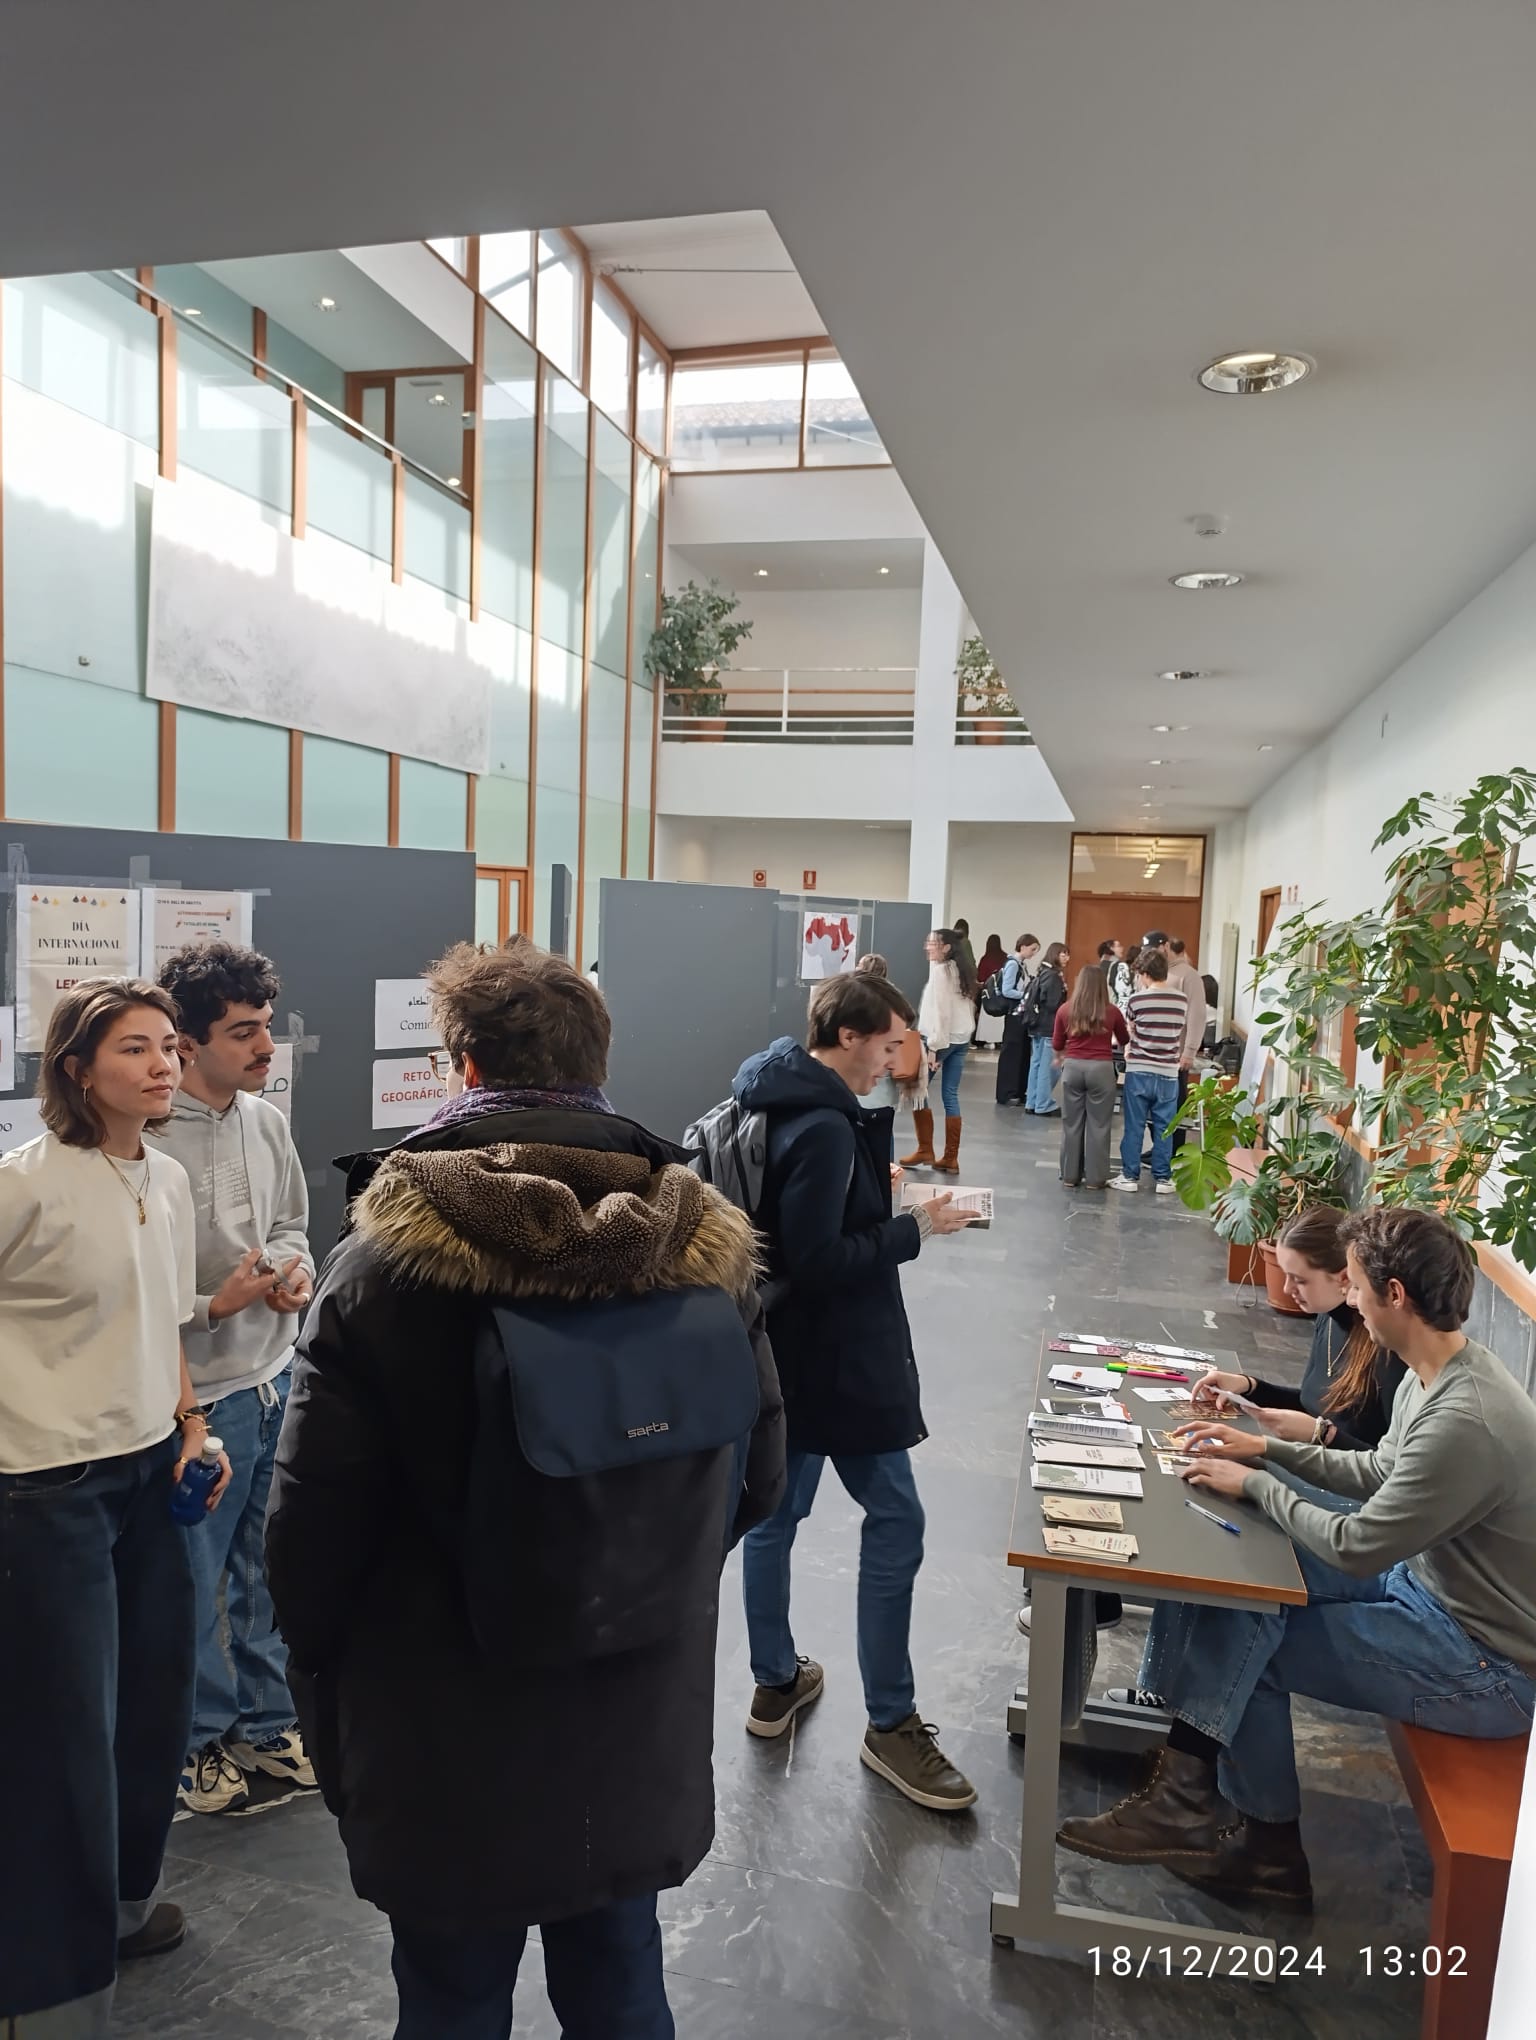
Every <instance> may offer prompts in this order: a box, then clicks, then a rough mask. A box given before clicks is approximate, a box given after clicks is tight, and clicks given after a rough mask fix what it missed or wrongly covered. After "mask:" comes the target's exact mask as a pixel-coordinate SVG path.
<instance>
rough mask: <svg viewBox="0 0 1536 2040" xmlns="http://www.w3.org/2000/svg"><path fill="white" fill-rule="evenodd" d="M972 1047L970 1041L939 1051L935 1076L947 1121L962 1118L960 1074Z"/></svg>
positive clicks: (954, 1044)
mask: <svg viewBox="0 0 1536 2040" xmlns="http://www.w3.org/2000/svg"><path fill="white" fill-rule="evenodd" d="M970 1045H971V1044H970V1043H969V1042H968V1041H952V1042H951V1043H950V1045H949V1047H948V1048H941V1049H940V1050H939V1066H938V1068H937V1069H936V1070H935V1071H934V1076H935V1077H936V1078H937V1080H938V1085H939V1096H940V1098H941V1099H942V1100H943V1104H944V1117H945V1118H946V1119H958V1118H959V1117H960V1074H961V1072H962V1070H964V1068H965V1052H966V1050H967V1049H968V1048H969V1047H970Z"/></svg>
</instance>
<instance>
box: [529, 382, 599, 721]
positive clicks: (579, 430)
mask: <svg viewBox="0 0 1536 2040" xmlns="http://www.w3.org/2000/svg"><path fill="white" fill-rule="evenodd" d="M541 565H542V572H543V584H542V586H541V588H540V591H539V593H540V600H541V603H542V609H541V612H540V615H541V629H542V634H543V636H545V637H547V638H549V639H551V640H552V642H553V643H555V644H557V645H560V646H563V647H564V649H565V650H567V651H571V652H579V651H580V650H581V632H582V612H583V608H584V602H583V596H584V592H585V581H586V571H587V400H586V398H585V397H584V396H583V395H582V394H581V392H580V390H578V389H576V388H575V387H574V386H573V385H572V384H570V383H568V382H567V381H566V380H565V378H564V376H560V375H553V374H549V373H546V374H545V377H544V544H543V552H542V558H541ZM539 691H540V698H541V699H542V698H543V686H542V683H541V685H540V690H539Z"/></svg>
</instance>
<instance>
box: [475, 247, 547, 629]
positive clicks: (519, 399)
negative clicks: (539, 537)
mask: <svg viewBox="0 0 1536 2040" xmlns="http://www.w3.org/2000/svg"><path fill="white" fill-rule="evenodd" d="M482 254H483V245H482ZM485 378H486V380H485V391H484V394H483V396H482V398H481V405H480V459H481V475H480V599H481V602H482V603H483V605H484V607H485V608H486V609H488V610H490V611H491V612H492V613H493V614H494V615H496V616H502V617H505V618H506V619H507V621H508V622H509V623H515V624H518V625H520V626H521V627H522V629H524V630H530V629H531V628H532V627H533V481H534V465H535V462H534V448H535V434H536V432H537V430H538V423H537V420H538V358H537V356H536V355H535V354H534V351H533V349H532V348H531V347H530V346H529V345H528V343H527V342H526V341H525V340H521V339H519V338H518V336H517V334H516V333H514V332H513V331H512V328H511V327H510V326H508V325H507V324H506V322H505V321H504V320H502V319H499V318H497V316H496V314H495V313H494V312H487V314H486V318H485Z"/></svg>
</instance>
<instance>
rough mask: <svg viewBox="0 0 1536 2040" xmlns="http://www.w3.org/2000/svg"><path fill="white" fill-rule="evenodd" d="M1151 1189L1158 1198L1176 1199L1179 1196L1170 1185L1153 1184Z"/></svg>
mask: <svg viewBox="0 0 1536 2040" xmlns="http://www.w3.org/2000/svg"><path fill="white" fill-rule="evenodd" d="M1152 1187H1153V1190H1154V1191H1155V1192H1156V1194H1157V1195H1158V1196H1159V1197H1177V1196H1178V1194H1179V1193H1178V1191H1177V1190H1176V1189H1175V1187H1174V1186H1173V1184H1172V1183H1154V1184H1153V1186H1152Z"/></svg>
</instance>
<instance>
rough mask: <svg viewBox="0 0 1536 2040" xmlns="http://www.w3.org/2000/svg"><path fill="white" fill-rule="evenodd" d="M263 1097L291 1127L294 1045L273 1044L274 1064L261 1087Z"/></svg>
mask: <svg viewBox="0 0 1536 2040" xmlns="http://www.w3.org/2000/svg"><path fill="white" fill-rule="evenodd" d="M261 1095H262V1097H263V1098H265V1099H266V1101H267V1103H268V1104H269V1105H275V1106H276V1107H277V1109H278V1111H279V1112H281V1113H282V1115H283V1117H284V1119H286V1120H287V1121H288V1123H289V1125H290V1126H291V1125H292V1124H293V1043H292V1042H291V1041H279V1042H275V1043H274V1044H273V1048H272V1063H271V1067H270V1068H269V1069H268V1071H267V1081H266V1082H265V1083H264V1084H263V1085H262V1087H261Z"/></svg>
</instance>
